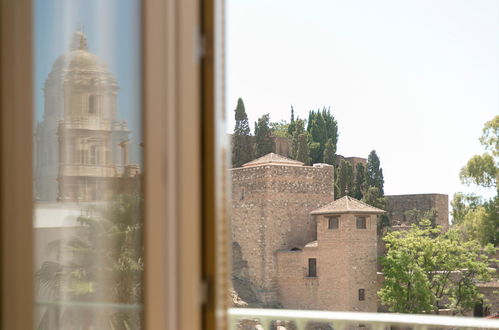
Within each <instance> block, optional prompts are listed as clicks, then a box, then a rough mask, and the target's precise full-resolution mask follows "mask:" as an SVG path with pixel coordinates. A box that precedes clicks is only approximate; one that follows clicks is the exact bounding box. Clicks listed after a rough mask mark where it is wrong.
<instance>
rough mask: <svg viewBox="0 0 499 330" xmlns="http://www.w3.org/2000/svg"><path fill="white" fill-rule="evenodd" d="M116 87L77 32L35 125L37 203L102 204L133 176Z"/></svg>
mask: <svg viewBox="0 0 499 330" xmlns="http://www.w3.org/2000/svg"><path fill="white" fill-rule="evenodd" d="M118 89H119V87H118V84H117V81H116V79H115V78H114V76H113V75H112V74H111V72H109V70H108V69H107V67H106V65H105V64H104V63H103V62H102V60H101V59H100V58H99V57H97V56H96V55H94V54H92V53H90V52H89V51H88V47H87V38H86V36H85V35H84V34H83V33H82V32H79V31H78V32H75V34H74V35H73V40H72V44H71V50H70V51H69V52H68V53H66V54H64V55H62V56H60V57H59V58H58V59H57V60H56V61H55V62H54V64H53V66H52V71H51V72H50V73H49V75H48V78H47V80H46V81H45V86H44V95H45V105H44V114H43V120H42V121H41V122H40V123H39V124H38V126H37V127H36V141H35V143H36V146H37V148H36V158H35V159H36V164H35V168H36V171H37V173H36V177H37V182H36V194H37V196H36V197H37V199H39V200H41V201H55V200H58V201H72V202H86V201H102V200H109V199H111V198H112V195H113V193H114V192H115V190H116V188H117V186H118V185H119V180H116V179H117V178H124V177H127V176H128V177H133V176H135V175H136V174H137V173H138V170H139V169H138V166H136V165H132V164H129V162H128V159H127V158H128V141H129V138H128V135H129V133H130V131H129V130H128V127H127V124H126V122H124V121H120V120H118V113H117V93H118Z"/></svg>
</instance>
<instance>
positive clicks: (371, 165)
mask: <svg viewBox="0 0 499 330" xmlns="http://www.w3.org/2000/svg"><path fill="white" fill-rule="evenodd" d="M366 174H367V177H366V181H367V187H376V188H378V189H379V191H380V194H381V196H384V194H385V192H384V190H383V186H384V184H385V180H384V179H383V169H382V168H381V167H380V161H379V158H378V155H377V154H376V151H375V150H373V151H371V153H370V154H369V156H368V157H367V171H366Z"/></svg>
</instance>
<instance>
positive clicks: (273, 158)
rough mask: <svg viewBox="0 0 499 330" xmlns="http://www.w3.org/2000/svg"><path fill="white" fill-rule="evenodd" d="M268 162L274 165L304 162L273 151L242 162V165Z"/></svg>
mask: <svg viewBox="0 0 499 330" xmlns="http://www.w3.org/2000/svg"><path fill="white" fill-rule="evenodd" d="M269 164H274V165H288V166H303V165H304V164H303V163H302V162H299V161H297V160H293V159H290V158H287V157H284V156H281V155H278V154H275V153H273V152H271V153H269V154H266V155H265V156H262V157H260V158H257V159H255V160H252V161H251V162H248V163H246V164H243V167H250V166H261V165H269Z"/></svg>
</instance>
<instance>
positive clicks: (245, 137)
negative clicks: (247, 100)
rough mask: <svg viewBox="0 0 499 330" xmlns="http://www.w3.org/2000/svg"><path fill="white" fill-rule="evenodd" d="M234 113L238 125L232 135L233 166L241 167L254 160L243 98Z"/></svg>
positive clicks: (239, 100)
mask: <svg viewBox="0 0 499 330" xmlns="http://www.w3.org/2000/svg"><path fill="white" fill-rule="evenodd" d="M234 113H235V116H234V117H235V120H236V124H235V127H234V134H233V135H232V139H233V146H232V166H233V167H241V165H243V164H245V163H247V162H249V161H251V160H253V158H254V152H253V144H252V142H251V131H250V127H249V123H248V115H247V114H246V110H245V108H244V102H243V99H242V98H239V99H238V100H237V107H236V109H235V110H234Z"/></svg>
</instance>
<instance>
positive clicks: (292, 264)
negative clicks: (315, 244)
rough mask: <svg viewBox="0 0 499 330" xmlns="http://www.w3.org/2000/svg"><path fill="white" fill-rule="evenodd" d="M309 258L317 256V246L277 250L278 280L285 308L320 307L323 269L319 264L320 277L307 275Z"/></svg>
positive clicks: (280, 297) (281, 300) (280, 296)
mask: <svg viewBox="0 0 499 330" xmlns="http://www.w3.org/2000/svg"><path fill="white" fill-rule="evenodd" d="M309 258H317V248H305V249H304V250H303V251H289V250H288V251H279V252H277V282H278V285H279V300H280V302H281V304H282V307H283V308H287V309H315V310H317V309H319V306H320V299H319V296H320V293H319V292H320V291H321V290H322V288H321V287H320V286H319V280H320V276H321V274H322V269H321V265H320V264H317V275H318V277H315V278H314V277H307V275H308V259H309Z"/></svg>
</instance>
